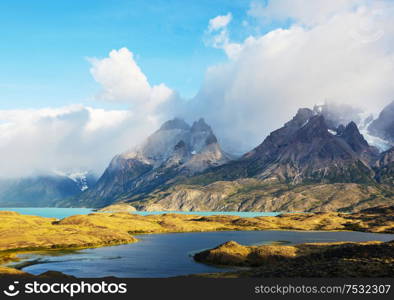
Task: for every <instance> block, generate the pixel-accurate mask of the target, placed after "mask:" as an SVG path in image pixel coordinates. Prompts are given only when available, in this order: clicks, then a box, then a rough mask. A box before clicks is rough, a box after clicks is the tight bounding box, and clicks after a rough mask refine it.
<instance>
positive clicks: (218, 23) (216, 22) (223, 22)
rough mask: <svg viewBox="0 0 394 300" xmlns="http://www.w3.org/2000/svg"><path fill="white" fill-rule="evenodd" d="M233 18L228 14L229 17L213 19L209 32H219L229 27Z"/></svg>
mask: <svg viewBox="0 0 394 300" xmlns="http://www.w3.org/2000/svg"><path fill="white" fill-rule="evenodd" d="M232 17H233V16H232V14H231V13H227V15H224V16H217V17H215V18H213V19H210V20H209V25H208V30H209V31H217V30H219V29H222V28H224V27H227V25H228V24H229V23H230V22H231V19H232Z"/></svg>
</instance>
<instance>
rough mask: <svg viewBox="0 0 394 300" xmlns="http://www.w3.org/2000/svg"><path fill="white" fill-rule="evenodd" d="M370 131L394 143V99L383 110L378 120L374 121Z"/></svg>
mask: <svg viewBox="0 0 394 300" xmlns="http://www.w3.org/2000/svg"><path fill="white" fill-rule="evenodd" d="M368 131H369V133H371V134H372V135H374V136H377V137H379V138H381V139H384V140H387V141H388V142H390V143H391V144H392V145H394V101H393V102H391V103H390V104H389V105H387V106H386V107H385V108H384V109H383V110H382V111H381V113H380V114H379V116H378V118H377V119H376V120H374V121H372V123H371V124H370V125H369V126H368Z"/></svg>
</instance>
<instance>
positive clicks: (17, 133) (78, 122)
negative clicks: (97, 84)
mask: <svg viewBox="0 0 394 300" xmlns="http://www.w3.org/2000/svg"><path fill="white" fill-rule="evenodd" d="M0 120H2V122H1V123H0V157H2V163H1V169H0V177H24V176H31V175H35V174H48V173H53V172H56V171H61V172H74V171H86V170H89V171H92V172H94V173H96V174H98V175H99V174H100V173H101V172H102V171H103V169H104V168H105V167H106V166H107V164H108V163H109V161H110V160H111V159H112V157H113V156H114V155H115V154H118V153H121V152H123V151H125V150H127V149H129V148H131V147H133V146H135V145H137V144H138V143H140V142H141V141H142V140H143V139H144V138H145V137H146V136H147V135H148V134H150V133H151V132H152V131H153V130H155V129H156V128H157V126H159V123H157V120H154V119H146V118H143V116H138V115H135V114H133V113H132V112H131V111H127V110H103V109H95V108H92V107H84V106H81V105H75V106H69V107H62V108H56V109H50V108H48V109H36V110H33V109H30V110H0Z"/></svg>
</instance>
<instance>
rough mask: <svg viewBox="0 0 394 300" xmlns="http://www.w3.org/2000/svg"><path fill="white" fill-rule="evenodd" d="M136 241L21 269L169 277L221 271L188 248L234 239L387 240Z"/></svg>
mask: <svg viewBox="0 0 394 300" xmlns="http://www.w3.org/2000/svg"><path fill="white" fill-rule="evenodd" d="M138 238H139V239H140V241H139V242H138V243H134V244H129V245H121V246H113V247H104V248H95V249H86V250H81V251H78V252H71V253H68V254H64V253H62V255H26V256H24V259H25V261H35V262H36V264H34V265H30V266H28V267H25V268H24V269H23V270H25V271H27V272H30V273H33V274H40V273H42V272H45V271H47V270H55V271H60V272H63V273H66V274H70V275H74V276H77V277H104V276H116V277H171V276H177V275H186V274H195V273H207V272H224V271H229V270H230V269H228V268H219V267H214V266H208V265H204V264H200V263H197V262H195V261H194V260H193V258H192V256H191V255H192V253H194V252H196V251H200V250H202V249H207V248H212V247H215V246H218V245H219V244H221V243H224V242H227V241H230V240H234V241H237V242H238V243H241V244H245V245H256V244H265V243H271V242H276V241H286V242H287V243H290V244H295V243H305V242H334V241H372V240H378V241H388V240H393V239H394V235H392V234H375V233H362V232H321V231H312V232H302V231H227V232H223V231H222V232H203V233H173V234H151V235H140V236H138Z"/></svg>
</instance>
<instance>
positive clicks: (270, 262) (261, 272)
mask: <svg viewBox="0 0 394 300" xmlns="http://www.w3.org/2000/svg"><path fill="white" fill-rule="evenodd" d="M194 259H195V260H196V261H199V262H204V263H209V264H216V265H227V266H248V267H252V268H251V269H250V270H248V271H240V272H232V273H227V274H220V273H218V274H208V275H205V276H208V277H393V276H394V241H390V242H385V243H383V242H361V243H350V242H343V243H313V244H299V245H294V246H282V245H263V246H243V245H240V244H238V243H236V242H234V241H230V242H227V243H225V244H223V245H220V246H219V247H217V248H214V249H211V250H206V251H203V252H200V253H197V254H196V255H195V256H194ZM203 276H204V275H203Z"/></svg>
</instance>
